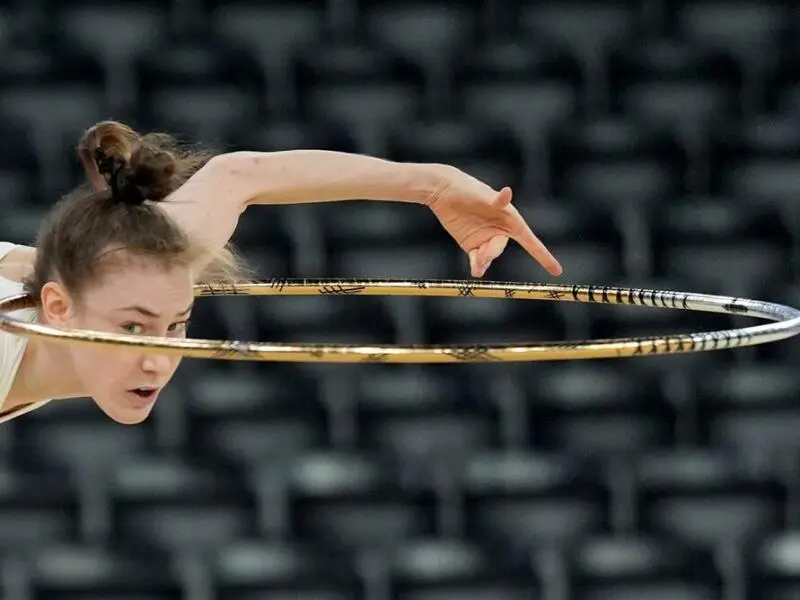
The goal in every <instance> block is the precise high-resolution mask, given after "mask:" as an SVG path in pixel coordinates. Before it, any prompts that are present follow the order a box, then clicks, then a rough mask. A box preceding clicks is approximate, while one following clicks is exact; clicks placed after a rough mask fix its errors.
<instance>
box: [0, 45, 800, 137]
mask: <svg viewBox="0 0 800 600" xmlns="http://www.w3.org/2000/svg"><path fill="white" fill-rule="evenodd" d="M115 39H116V38H115ZM652 44H655V42H653V43H652ZM150 52H151V53H152V54H148V55H147V56H146V57H143V58H141V59H140V60H137V61H135V63H134V64H133V65H130V66H122V65H117V64H116V63H115V64H114V65H112V67H104V66H103V64H102V62H100V61H99V60H95V59H93V58H91V57H90V56H87V55H85V54H84V53H81V52H79V51H78V50H76V49H75V48H74V46H73V47H67V48H65V49H63V50H62V49H61V48H58V47H57V48H56V49H54V51H53V52H50V53H48V52H46V51H43V50H41V48H40V45H39V44H37V45H36V46H35V47H34V48H33V49H28V48H10V49H7V50H6V51H5V52H4V61H3V65H2V66H0V87H2V89H3V102H2V103H1V104H0V109H2V110H4V111H6V112H9V113H10V114H12V115H13V116H17V115H25V114H30V112H28V113H26V110H27V111H31V110H32V109H31V107H30V106H28V105H29V103H30V102H34V101H35V102H37V104H38V105H42V104H43V103H45V102H49V105H53V106H62V109H61V110H72V111H77V110H81V111H82V112H73V115H77V116H81V115H82V114H85V112H86V111H92V110H94V111H95V112H97V111H102V110H103V109H104V108H105V109H106V110H112V111H114V112H125V113H130V114H131V115H137V116H139V118H141V119H142V120H143V121H145V122H147V123H148V124H152V123H154V122H156V123H157V122H162V121H163V122H168V123H170V124H176V125H177V124H180V123H181V120H182V119H183V120H184V123H187V122H191V123H192V124H195V123H201V122H203V121H206V122H207V124H206V126H205V128H206V130H207V131H209V132H211V131H213V132H215V133H220V132H222V131H223V125H229V124H231V122H234V121H235V120H236V119H237V118H238V119H249V120H257V119H259V118H264V116H265V115H267V114H269V115H273V116H274V115H287V116H291V115H296V114H297V113H298V112H299V111H304V112H306V113H308V114H312V115H314V116H316V117H317V118H319V119H320V120H330V119H339V120H345V122H347V123H348V124H350V123H349V121H352V122H355V123H361V124H363V123H364V122H365V121H366V120H369V121H370V122H372V123H377V124H381V125H383V124H386V123H391V122H392V121H393V120H394V119H395V118H403V119H406V118H408V117H413V116H415V115H420V114H424V113H426V112H427V113H430V112H438V113H442V112H448V113H453V112H456V111H460V112H463V113H465V114H466V115H467V116H471V117H473V118H476V119H486V118H491V119H493V120H499V121H501V122H503V121H506V122H507V121H513V124H514V125H515V126H516V128H517V129H518V130H519V131H521V132H523V133H525V134H527V136H534V135H535V134H536V133H537V132H538V131H539V130H540V129H541V128H542V127H550V126H552V125H554V124H557V123H559V122H560V121H561V120H562V119H564V118H565V117H568V116H570V115H571V114H574V113H576V112H581V111H583V112H589V113H598V112H600V113H602V112H613V113H617V114H625V113H632V114H639V115H643V116H645V117H657V118H658V119H659V120H661V121H664V120H665V119H666V120H668V121H669V122H675V121H677V123H678V124H679V125H680V126H681V127H683V128H686V127H688V126H692V127H694V126H698V125H704V124H705V123H707V122H709V121H711V120H713V119H714V118H719V117H720V116H726V115H727V116H733V117H735V116H737V115H739V114H742V113H745V114H756V113H758V112H764V111H794V110H795V109H796V107H797V98H796V96H797V93H796V92H797V85H798V79H797V77H796V73H797V72H798V65H800V55H789V56H787V57H785V58H784V59H783V60H781V61H776V62H777V63H778V64H777V66H776V67H775V68H774V69H773V70H772V71H771V72H770V73H765V74H763V75H761V76H760V77H759V78H756V77H749V78H747V77H745V75H744V74H743V73H742V71H741V69H739V68H738V67H737V66H736V63H735V62H730V60H732V59H730V60H728V59H726V57H725V56H722V57H718V56H717V55H716V54H708V52H705V51H703V50H702V49H696V48H693V47H692V46H686V45H685V44H684V43H678V42H675V41H664V42H660V43H659V45H653V47H651V48H648V47H642V42H638V41H637V42H636V44H633V45H632V46H630V47H624V48H623V49H622V50H621V51H620V52H619V53H618V54H617V55H611V57H610V58H609V60H608V64H607V65H602V66H600V67H597V66H595V67H592V69H591V70H588V69H587V68H585V67H582V66H581V64H580V62H579V61H577V59H575V58H574V57H571V56H570V55H569V54H568V53H563V52H561V51H560V50H558V49H557V48H554V47H551V46H549V45H547V44H546V43H545V42H544V41H542V40H517V41H514V40H505V41H500V42H486V43H484V44H482V45H481V44H476V43H474V42H471V43H470V46H469V49H468V50H465V51H463V52H459V53H458V56H459V57H461V58H460V60H461V62H462V63H463V64H462V65H448V66H447V67H446V68H445V67H442V68H441V69H439V70H438V71H437V72H436V73H431V74H429V73H427V72H426V70H425V69H424V68H423V67H422V66H420V65H417V64H415V63H414V62H413V61H412V60H410V59H409V58H407V57H404V56H402V55H399V54H397V53H396V52H394V51H392V50H390V49H382V48H381V47H380V45H378V44H377V42H370V43H367V42H360V43H356V42H348V43H344V42H341V43H338V44H334V43H329V44H327V45H317V46H313V47H311V48H309V49H308V50H307V52H306V53H305V54H304V55H303V56H304V57H303V58H297V59H296V60H294V61H293V62H292V63H291V64H290V65H287V66H285V67H282V68H272V69H267V70H266V71H265V68H264V67H262V66H259V64H258V62H257V60H256V59H255V57H253V56H251V55H249V54H248V53H246V52H243V51H241V50H236V49H225V46H224V45H218V46H215V45H214V44H213V43H211V42H209V40H207V39H205V37H204V36H202V37H201V38H200V39H199V40H198V41H195V42H192V43H189V42H186V43H183V44H180V43H179V41H178V40H175V41H173V42H172V45H171V46H166V47H160V46H155V48H153V49H152V50H150ZM715 52H716V51H715ZM648 58H649V60H648ZM31 65H34V66H35V68H31ZM109 68H113V71H109ZM601 73H602V74H603V75H602V78H601V77H600V76H599V74H601ZM53 94H57V95H58V97H60V98H61V99H62V101H60V102H59V101H58V100H57V99H53V98H50V99H49V100H48V98H47V96H52V95H53ZM43 96H44V97H43ZM69 98H71V99H72V100H78V99H79V100H80V103H81V106H80V107H76V106H74V105H73V103H69V104H67V106H64V104H65V103H66V101H67V100H66V99H69ZM353 101H356V102H358V103H359V105H360V106H361V109H360V111H358V112H355V113H353V112H352V109H350V110H349V111H348V107H349V106H350V104H351V102H353ZM104 105H106V106H107V108H106V106H104ZM521 105H525V106H527V108H528V110H527V111H525V110H523V108H522V106H521ZM201 115H202V117H203V118H201ZM186 120H190V121H186ZM212 125H213V129H212Z"/></svg>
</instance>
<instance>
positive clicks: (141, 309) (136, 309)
mask: <svg viewBox="0 0 800 600" xmlns="http://www.w3.org/2000/svg"><path fill="white" fill-rule="evenodd" d="M193 308H194V302H193V303H192V304H190V305H189V307H188V308H187V309H186V310H183V311H181V312H179V313H178V314H177V315H176V316H178V317H185V316H186V315H188V314H189V313H190V312H192V309H193ZM120 310H121V311H128V310H132V311H134V312H138V313H140V314H142V315H144V316H145V317H151V318H153V319H158V318H159V317H160V316H161V315H160V314H158V313H157V312H154V311H152V310H150V309H149V308H145V307H144V306H126V307H125V308H121V309H120Z"/></svg>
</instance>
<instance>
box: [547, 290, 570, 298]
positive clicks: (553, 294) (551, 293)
mask: <svg viewBox="0 0 800 600" xmlns="http://www.w3.org/2000/svg"><path fill="white" fill-rule="evenodd" d="M565 295H566V292H562V291H561V290H550V291H549V292H547V297H548V298H550V299H551V300H561V298H563V297H564V296H565ZM574 297H575V295H574V294H573V298H574ZM576 300H577V298H576Z"/></svg>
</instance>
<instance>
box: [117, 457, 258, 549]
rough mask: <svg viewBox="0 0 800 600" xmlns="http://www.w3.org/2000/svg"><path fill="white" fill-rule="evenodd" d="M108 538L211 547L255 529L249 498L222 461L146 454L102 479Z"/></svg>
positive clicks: (151, 544)
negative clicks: (108, 515)
mask: <svg viewBox="0 0 800 600" xmlns="http://www.w3.org/2000/svg"><path fill="white" fill-rule="evenodd" d="M107 484H108V489H109V492H108V493H109V495H110V501H111V510H112V519H113V520H112V524H113V529H112V531H113V532H114V539H115V540H116V541H117V543H119V544H124V545H126V546H128V547H137V548H143V549H153V548H154V549H156V550H158V549H169V550H181V549H183V550H188V549H202V548H209V547H210V548H213V547H215V546H217V545H218V544H220V543H224V542H226V541H230V540H234V539H240V538H246V537H248V536H251V535H252V534H253V532H254V531H255V517H256V512H255V502H254V499H253V497H252V496H251V495H250V493H249V492H248V490H247V488H246V487H245V483H244V480H242V479H239V478H238V477H237V475H236V472H234V471H232V470H231V468H230V467H229V466H228V467H226V468H221V467H220V466H218V463H216V462H212V461H202V460H198V459H190V458H181V459H178V458H168V457H166V456H158V455H151V456H147V457H140V458H138V459H136V460H127V461H121V462H120V463H119V464H117V465H116V466H115V468H114V470H113V471H112V473H111V474H110V477H109V478H108V481H107Z"/></svg>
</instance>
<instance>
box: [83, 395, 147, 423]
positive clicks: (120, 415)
mask: <svg viewBox="0 0 800 600" xmlns="http://www.w3.org/2000/svg"><path fill="white" fill-rule="evenodd" d="M95 404H97V406H98V407H99V408H100V410H102V411H103V412H104V413H105V415H106V416H107V417H108V418H109V419H111V420H112V421H114V422H115V423H119V424H120V425H139V424H140V423H143V422H144V421H146V420H147V417H149V416H150V412H151V408H152V407H149V408H147V409H120V408H118V407H108V406H104V403H101V402H98V401H97V400H95Z"/></svg>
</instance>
